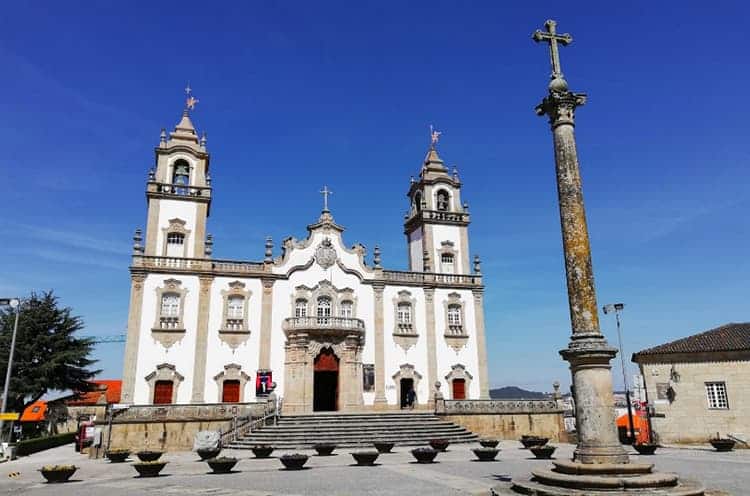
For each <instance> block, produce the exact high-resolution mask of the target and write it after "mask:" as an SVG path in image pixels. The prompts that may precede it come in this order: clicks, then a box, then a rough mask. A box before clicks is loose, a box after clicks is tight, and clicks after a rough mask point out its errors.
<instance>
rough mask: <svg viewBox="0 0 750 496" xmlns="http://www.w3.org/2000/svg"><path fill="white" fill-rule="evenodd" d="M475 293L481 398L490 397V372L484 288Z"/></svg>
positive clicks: (472, 291) (476, 289) (475, 290)
mask: <svg viewBox="0 0 750 496" xmlns="http://www.w3.org/2000/svg"><path fill="white" fill-rule="evenodd" d="M471 293H472V294H473V295H474V320H475V324H476V333H477V367H478V370H477V372H479V399H480V400H488V399H490V384H489V381H490V379H489V374H488V373H487V341H486V339H485V335H484V288H475V289H472V290H471Z"/></svg>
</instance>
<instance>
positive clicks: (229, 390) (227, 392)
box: [221, 380, 240, 403]
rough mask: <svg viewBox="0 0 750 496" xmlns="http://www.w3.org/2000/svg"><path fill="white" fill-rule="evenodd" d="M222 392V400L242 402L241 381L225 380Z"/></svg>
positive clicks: (225, 401) (224, 401)
mask: <svg viewBox="0 0 750 496" xmlns="http://www.w3.org/2000/svg"><path fill="white" fill-rule="evenodd" d="M223 384H224V385H223V388H222V392H221V401H222V402H223V403H239V402H240V381H236V380H235V381H224V383H223Z"/></svg>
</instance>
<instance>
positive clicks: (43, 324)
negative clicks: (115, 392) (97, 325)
mask: <svg viewBox="0 0 750 496" xmlns="http://www.w3.org/2000/svg"><path fill="white" fill-rule="evenodd" d="M20 310H21V314H20V317H19V320H18V334H17V336H16V351H15V354H14V356H13V372H12V374H11V380H10V390H9V391H8V405H7V411H9V412H19V413H20V412H23V410H24V409H25V408H26V407H27V406H29V405H30V404H31V403H33V402H35V401H37V400H38V399H39V398H41V397H42V396H44V395H45V394H46V393H47V391H50V390H59V391H67V390H72V391H77V392H84V391H89V390H91V387H92V386H91V384H90V383H89V381H90V380H91V379H92V378H93V377H94V376H95V375H96V374H98V373H99V372H100V370H91V369H90V368H89V367H91V365H93V364H94V363H96V360H92V359H90V358H89V355H90V354H91V350H92V349H93V347H94V341H93V339H91V338H79V337H76V335H75V334H76V333H77V332H78V331H80V330H81V329H83V320H82V319H81V317H78V316H74V315H71V312H72V310H71V309H70V308H69V307H64V308H61V307H60V306H59V302H58V298H57V297H56V296H55V295H54V294H53V292H52V291H47V292H43V293H42V294H37V293H31V296H29V298H27V299H24V300H22V301H21V306H20ZM14 319H15V312H14V310H13V309H10V308H6V309H4V310H2V311H1V312H0V331H1V332H0V374H1V375H0V381H2V383H3V384H4V383H5V371H6V368H7V367H8V354H9V351H10V342H11V334H12V332H13V321H14ZM0 391H1V390H0Z"/></svg>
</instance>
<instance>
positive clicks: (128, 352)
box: [121, 273, 146, 404]
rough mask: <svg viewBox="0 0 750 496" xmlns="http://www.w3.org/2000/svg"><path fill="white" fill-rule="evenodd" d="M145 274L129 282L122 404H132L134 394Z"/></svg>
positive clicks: (132, 276)
mask: <svg viewBox="0 0 750 496" xmlns="http://www.w3.org/2000/svg"><path fill="white" fill-rule="evenodd" d="M145 280H146V274H137V273H136V274H132V275H131V282H130V307H129V310H128V335H127V340H126V342H125V359H124V360H123V371H122V398H121V401H122V402H123V403H127V404H132V403H133V395H134V394H135V371H136V368H137V366H138V345H139V344H140V337H141V311H142V309H143V282H144V281H145Z"/></svg>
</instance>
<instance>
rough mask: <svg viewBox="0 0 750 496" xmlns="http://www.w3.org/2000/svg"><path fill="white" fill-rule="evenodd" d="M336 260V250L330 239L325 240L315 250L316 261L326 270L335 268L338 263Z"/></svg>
mask: <svg viewBox="0 0 750 496" xmlns="http://www.w3.org/2000/svg"><path fill="white" fill-rule="evenodd" d="M336 258H337V255H336V249H335V248H334V247H333V243H331V240H330V239H328V238H325V239H324V240H323V241H322V242H321V243H320V244H319V245H318V247H317V248H316V249H315V261H316V262H317V263H318V265H320V266H321V267H323V268H324V269H327V268H329V267H331V266H333V264H335V263H336Z"/></svg>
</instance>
